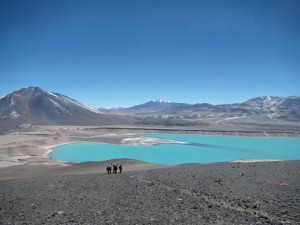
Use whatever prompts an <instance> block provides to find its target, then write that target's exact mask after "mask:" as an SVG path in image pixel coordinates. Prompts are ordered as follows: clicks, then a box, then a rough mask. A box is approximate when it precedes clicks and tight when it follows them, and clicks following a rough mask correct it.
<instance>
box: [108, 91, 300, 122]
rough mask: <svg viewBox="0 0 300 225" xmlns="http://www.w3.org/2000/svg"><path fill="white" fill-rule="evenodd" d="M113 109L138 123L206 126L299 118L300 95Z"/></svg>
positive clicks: (171, 103) (151, 102)
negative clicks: (219, 103) (217, 103)
mask: <svg viewBox="0 0 300 225" xmlns="http://www.w3.org/2000/svg"><path fill="white" fill-rule="evenodd" d="M109 111H110V110H108V112H109ZM111 112H112V113H116V114H127V115H131V116H133V117H134V118H135V119H136V120H138V123H140V124H146V125H172V126H186V125H188V126H191V125H193V126H197V125H201V126H203V125H205V124H206V123H216V124H221V123H226V124H229V123H230V124H232V123H237V122H240V123H241V122H242V121H243V122H244V123H245V122H247V121H253V120H254V121H258V120H260V121H261V120H266V121H269V120H282V121H291V122H293V121H294V122H299V121H300V97H299V96H291V97H274V96H263V97H256V98H253V99H250V100H248V101H246V102H243V103H235V104H221V105H212V104H209V103H201V104H200V103H198V104H194V105H192V104H186V103H176V102H168V101H149V102H146V103H144V104H140V105H136V106H133V107H129V108H122V109H114V110H112V111H111ZM270 122H271V123H272V121H270Z"/></svg>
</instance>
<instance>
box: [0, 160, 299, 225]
mask: <svg viewBox="0 0 300 225" xmlns="http://www.w3.org/2000/svg"><path fill="white" fill-rule="evenodd" d="M125 168H126V167H125ZM299 171H300V161H286V162H268V163H245V164H244V163H217V164H206V165H201V164H197V165H181V166H177V167H174V168H166V169H156V170H149V171H137V172H125V173H123V174H117V175H115V174H111V175H107V174H90V175H73V176H56V177H36V178H26V179H18V180H10V181H0V185H1V186H0V187H1V188H0V197H1V203H0V218H1V224H299V221H300V210H299V209H300V172H299Z"/></svg>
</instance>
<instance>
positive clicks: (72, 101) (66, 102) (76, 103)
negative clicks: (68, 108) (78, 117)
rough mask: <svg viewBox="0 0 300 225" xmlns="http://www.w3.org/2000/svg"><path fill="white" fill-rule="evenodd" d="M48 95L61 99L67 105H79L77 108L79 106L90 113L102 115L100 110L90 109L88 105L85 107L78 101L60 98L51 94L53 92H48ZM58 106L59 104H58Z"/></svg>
mask: <svg viewBox="0 0 300 225" xmlns="http://www.w3.org/2000/svg"><path fill="white" fill-rule="evenodd" d="M48 94H49V95H51V96H53V97H55V98H57V99H59V100H60V101H62V102H64V103H65V104H67V105H68V104H69V105H70V104H74V105H77V106H79V107H81V108H84V109H86V110H88V111H91V112H94V113H98V114H102V112H100V111H98V110H96V109H93V108H90V107H88V106H86V105H83V104H82V103H80V102H77V101H76V100H73V99H70V98H68V97H65V96H64V97H62V96H59V95H56V94H54V93H51V92H48ZM57 104H58V103H57Z"/></svg>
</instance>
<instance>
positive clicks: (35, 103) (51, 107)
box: [0, 87, 119, 129]
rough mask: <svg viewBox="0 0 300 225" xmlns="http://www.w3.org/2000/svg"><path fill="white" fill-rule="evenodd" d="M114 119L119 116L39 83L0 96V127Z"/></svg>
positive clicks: (103, 121)
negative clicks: (99, 109)
mask: <svg viewBox="0 0 300 225" xmlns="http://www.w3.org/2000/svg"><path fill="white" fill-rule="evenodd" d="M114 120H116V121H118V120H119V117H118V116H115V115H106V114H103V113H102V112H100V111H98V110H96V109H93V108H90V107H88V106H85V105H84V104H82V103H80V102H78V101H76V100H74V99H72V98H69V97H67V96H65V95H62V94H58V93H51V92H47V91H44V90H42V89H41V88H38V87H29V88H22V89H20V90H18V91H15V92H12V93H11V94H9V95H7V96H5V97H3V98H1V99H0V124H1V128H0V129H4V128H5V127H6V128H7V127H9V128H14V129H16V128H17V127H20V126H21V125H22V124H34V125H42V124H59V125H64V124H66V125H100V124H108V123H110V122H115V121H114Z"/></svg>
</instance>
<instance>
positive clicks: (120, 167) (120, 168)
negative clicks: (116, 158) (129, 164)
mask: <svg viewBox="0 0 300 225" xmlns="http://www.w3.org/2000/svg"><path fill="white" fill-rule="evenodd" d="M119 170H120V173H122V170H123V168H122V164H120V165H119Z"/></svg>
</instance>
